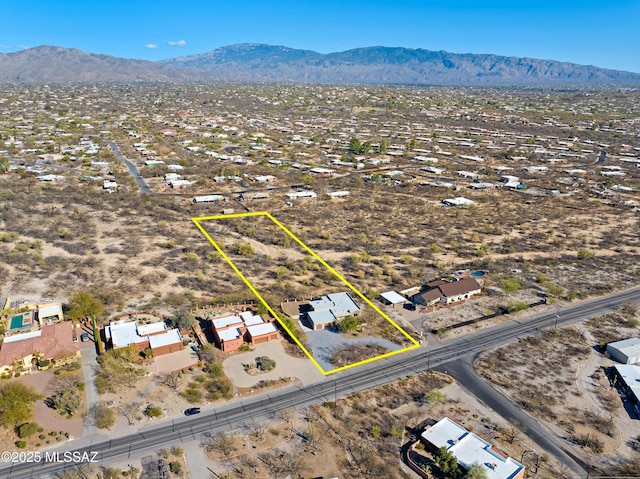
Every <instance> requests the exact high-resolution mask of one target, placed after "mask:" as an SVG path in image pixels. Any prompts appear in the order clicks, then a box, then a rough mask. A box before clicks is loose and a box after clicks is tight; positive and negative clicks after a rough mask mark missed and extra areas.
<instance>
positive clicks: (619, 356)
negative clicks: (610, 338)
mask: <svg viewBox="0 0 640 479" xmlns="http://www.w3.org/2000/svg"><path fill="white" fill-rule="evenodd" d="M607 352H608V353H609V355H610V356H611V357H612V358H613V359H615V360H616V361H618V362H620V363H622V364H639V363H640V338H628V339H623V340H622V341H616V342H614V343H609V344H607Z"/></svg>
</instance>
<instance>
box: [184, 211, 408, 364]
mask: <svg viewBox="0 0 640 479" xmlns="http://www.w3.org/2000/svg"><path fill="white" fill-rule="evenodd" d="M250 216H265V217H267V218H269V219H270V220H271V221H273V222H274V223H275V224H276V225H278V226H279V227H280V229H282V231H284V232H285V233H286V234H287V235H289V236H290V237H291V238H292V239H293V240H294V241H295V242H296V243H298V244H299V245H300V246H302V247H303V248H304V249H305V250H306V251H307V252H308V253H309V254H310V255H311V256H313V257H314V258H315V259H316V260H318V261H319V262H320V263H321V264H322V265H323V266H324V267H325V268H327V269H328V270H329V271H331V272H332V273H333V274H334V275H336V277H338V278H339V279H340V280H341V281H342V282H343V283H344V284H346V285H347V286H348V287H349V289H351V291H353V292H354V293H355V294H356V295H357V296H358V297H359V298H360V299H362V300H363V301H364V302H365V303H366V304H368V305H369V306H371V307H372V308H373V309H374V310H375V311H376V312H377V313H378V314H379V315H380V316H382V317H383V318H384V319H386V320H387V321H389V323H391V324H392V325H393V326H394V327H395V328H396V329H397V330H398V331H400V332H401V333H402V334H403V335H404V336H405V337H406V338H407V339H408V340H409V341H411V343H412V345H411V346H408V347H406V348H403V349H399V350H396V351H391V352H389V353H385V354H381V355H379V356H375V357H373V358H369V359H365V360H363V361H358V362H356V363H353V364H348V365H346V366H342V367H339V368H336V369H332V370H330V371H325V370H324V369H323V368H322V366H320V364H318V361H316V360H315V358H314V357H313V355H312V354H311V353H310V352H309V351H307V348H305V347H304V345H303V344H302V343H301V342H300V340H299V339H298V338H297V337H296V335H295V334H294V333H293V331H290V330H289V328H287V326H286V325H285V324H283V322H282V321H281V320H280V315H279V314H277V313H276V312H275V311H274V310H273V308H272V307H271V306H270V305H269V304H268V303H267V302H266V301H265V299H264V298H263V297H262V295H261V294H260V293H259V292H258V291H257V290H256V289H255V288H254V286H253V284H251V281H249V280H248V279H247V278H246V276H245V275H244V274H242V272H241V271H240V270H239V269H238V267H237V266H236V265H235V264H234V263H233V261H231V259H230V258H229V257H228V256H227V254H226V253H225V252H224V251H222V248H220V246H219V245H218V243H216V242H215V241H214V239H213V238H212V237H211V236H210V235H209V233H207V232H206V231H205V229H204V227H203V226H202V224H201V222H203V221H210V220H219V219H229V218H245V217H250ZM191 220H192V221H193V222H194V224H195V225H196V226H197V227H198V229H199V230H200V231H201V232H202V234H203V235H204V236H205V237H206V238H207V239H208V240H209V242H210V243H211V244H212V245H213V247H214V248H215V249H216V250H217V251H218V253H220V255H221V256H222V257H223V258H224V259H225V261H226V262H227V263H229V266H231V268H233V270H234V271H235V272H236V274H237V275H238V276H239V277H240V279H242V281H244V284H246V285H247V286H248V287H249V289H250V290H251V291H252V292H253V294H255V295H256V297H257V298H258V299H259V300H260V302H261V303H262V304H263V305H264V306H265V307H266V308H267V310H268V311H269V313H271V315H272V316H273V317H274V318H276V320H277V321H278V323H280V326H282V327H283V328H284V330H285V331H286V332H287V333H288V334H289V336H290V337H291V338H293V340H294V341H295V343H296V344H297V345H298V346H299V347H300V349H302V351H304V353H305V354H306V355H307V357H308V358H309V359H310V360H311V361H312V362H313V364H315V365H316V367H317V368H318V369H319V370H320V372H321V373H322V374H324V375H325V376H327V375H329V374H333V373H337V372H339V371H344V370H345V369H349V368H353V367H356V366H360V365H361V364H367V363H370V362H373V361H377V360H378V359H382V358H386V357H389V356H394V355H396V354H400V353H403V352H405V351H410V350H412V349H416V348H418V347H420V344H419V343H418V342H417V341H416V340H415V339H413V338H412V337H411V336H410V335H409V333H407V332H406V331H405V330H404V329H402V328H401V327H400V326H399V325H398V324H397V323H396V322H395V321H394V320H393V319H391V318H390V317H389V316H387V315H386V314H385V313H384V312H382V311H381V310H380V308H378V307H377V306H376V305H375V304H373V303H372V302H371V301H370V300H369V298H367V297H366V296H365V295H364V294H362V293H361V292H360V290H358V288H356V287H355V286H353V285H352V284H351V283H349V281H347V280H346V279H345V278H344V277H343V276H342V275H341V274H340V273H338V272H337V271H336V270H335V269H334V268H332V267H331V266H330V265H329V264H328V263H327V262H326V261H325V260H323V259H322V258H321V257H320V256H318V255H317V254H316V253H315V252H314V251H313V250H312V249H311V248H309V247H308V246H307V245H306V244H304V243H303V242H302V241H301V240H300V238H298V237H297V236H296V235H295V234H293V233H292V232H291V231H289V230H288V229H287V227H285V226H284V225H283V224H282V223H280V222H279V221H278V220H277V219H275V218H274V217H273V216H271V214H270V213H269V212H266V211H256V212H252V213H235V214H229V215H216V216H200V217H197V218H191Z"/></svg>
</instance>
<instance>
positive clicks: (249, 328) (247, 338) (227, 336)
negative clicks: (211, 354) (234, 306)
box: [211, 311, 280, 352]
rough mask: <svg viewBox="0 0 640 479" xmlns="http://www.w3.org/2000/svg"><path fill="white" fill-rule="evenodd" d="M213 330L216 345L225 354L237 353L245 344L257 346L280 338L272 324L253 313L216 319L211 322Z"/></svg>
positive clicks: (248, 312) (246, 312) (245, 312)
mask: <svg viewBox="0 0 640 479" xmlns="http://www.w3.org/2000/svg"><path fill="white" fill-rule="evenodd" d="M211 329H212V331H213V335H214V337H215V339H216V344H217V345H218V347H219V348H220V349H222V350H223V351H225V352H230V351H236V350H237V349H239V348H240V346H242V345H243V344H244V343H245V342H246V343H249V344H252V345H256V344H260V343H266V342H268V341H274V340H277V339H279V338H280V333H279V332H278V330H277V328H276V327H275V325H274V324H273V323H272V322H269V321H265V320H264V318H263V317H262V316H260V315H258V314H253V313H252V312H251V311H243V312H242V313H240V314H228V315H225V316H220V317H218V318H214V319H212V320H211Z"/></svg>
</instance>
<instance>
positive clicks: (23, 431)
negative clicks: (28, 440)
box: [18, 422, 38, 439]
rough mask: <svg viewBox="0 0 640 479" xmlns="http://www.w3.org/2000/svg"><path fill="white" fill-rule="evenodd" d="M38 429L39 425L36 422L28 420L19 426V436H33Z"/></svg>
mask: <svg viewBox="0 0 640 479" xmlns="http://www.w3.org/2000/svg"><path fill="white" fill-rule="evenodd" d="M37 431H38V425H37V424H36V423H35V422H28V423H26V424H23V425H22V426H20V427H19V428H18V437H20V438H21V439H22V438H25V437H29V436H33V435H34V434H35V433H36V432H37Z"/></svg>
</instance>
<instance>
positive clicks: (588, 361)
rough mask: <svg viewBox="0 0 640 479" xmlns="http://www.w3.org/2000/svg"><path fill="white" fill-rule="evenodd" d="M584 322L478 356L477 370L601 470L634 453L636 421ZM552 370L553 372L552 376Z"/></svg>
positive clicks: (608, 365) (608, 361)
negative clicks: (632, 441) (612, 380)
mask: <svg viewBox="0 0 640 479" xmlns="http://www.w3.org/2000/svg"><path fill="white" fill-rule="evenodd" d="M612 365H613V362H612V361H611V360H609V359H606V358H605V357H604V356H603V355H602V354H601V353H600V352H599V351H598V350H597V342H596V341H595V338H594V335H593V334H592V330H591V329H587V328H586V327H585V326H584V325H578V326H574V327H569V328H560V329H558V330H547V331H544V332H542V333H540V334H539V335H537V336H532V337H529V338H526V339H522V340H520V341H519V342H518V343H514V344H512V345H509V346H505V347H502V348H499V349H497V350H495V351H492V352H489V353H486V354H484V355H482V356H481V357H480V358H479V359H478V360H477V362H476V369H477V370H478V371H479V372H480V373H481V374H483V375H484V376H485V377H486V378H487V379H489V380H490V381H491V382H492V383H493V384H494V385H495V386H497V387H498V388H499V389H500V390H501V391H502V392H503V393H504V394H506V395H507V396H509V397H511V398H512V399H513V400H514V401H516V402H517V403H518V404H520V405H521V406H522V407H523V409H525V410H526V411H527V412H529V413H530V414H532V415H533V416H535V417H536V418H537V419H539V420H540V421H541V422H543V423H544V424H545V425H546V426H547V427H549V428H550V429H552V430H553V431H555V432H556V433H557V434H558V436H560V437H562V438H564V439H565V441H566V447H568V448H569V449H571V450H573V451H574V453H575V454H576V455H578V456H580V457H582V458H583V459H584V460H585V461H587V462H590V463H592V464H593V466H597V467H601V468H602V470H603V471H606V470H607V469H609V470H613V468H614V467H616V466H619V465H620V464H621V463H624V462H625V461H626V460H628V458H629V457H631V455H632V454H633V452H632V449H631V447H630V446H629V445H630V443H631V441H630V440H631V439H632V438H635V437H636V436H637V435H638V430H637V424H636V422H637V419H636V418H634V417H631V416H630V415H629V414H628V412H627V411H626V410H625V409H624V408H623V407H622V401H621V399H620V397H619V394H618V392H617V391H616V390H615V388H612V387H611V385H610V383H609V379H608V377H607V374H606V370H607V369H608V368H610V367H611V366H612ZM550 368H551V369H552V371H553V373H552V376H550V374H551V373H550Z"/></svg>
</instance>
